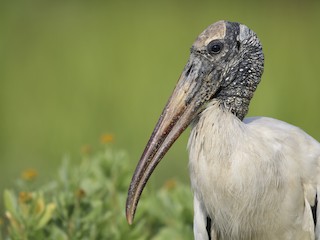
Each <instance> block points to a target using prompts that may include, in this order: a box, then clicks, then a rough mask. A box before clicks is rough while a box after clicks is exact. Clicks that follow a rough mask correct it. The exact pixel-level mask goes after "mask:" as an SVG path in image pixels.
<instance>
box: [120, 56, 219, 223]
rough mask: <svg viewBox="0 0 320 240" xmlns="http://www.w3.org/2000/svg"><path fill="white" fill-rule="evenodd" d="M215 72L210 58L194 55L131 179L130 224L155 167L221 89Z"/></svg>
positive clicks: (128, 205) (127, 209)
mask: <svg viewBox="0 0 320 240" xmlns="http://www.w3.org/2000/svg"><path fill="white" fill-rule="evenodd" d="M214 72H215V71H213V66H211V65H210V62H209V61H207V60H205V59H202V60H201V58H200V56H198V55H195V54H191V56H190V59H189V61H188V63H187V65H186V67H185V68H184V70H183V72H182V74H181V76H180V78H179V81H178V83H177V85H176V87H175V89H174V91H173V93H172V95H171V97H170V99H169V101H168V103H167V105H166V106H165V108H164V110H163V112H162V114H161V116H160V119H159V120H158V123H157V125H156V127H155V129H154V130H153V133H152V135H151V137H150V140H149V142H148V144H147V146H146V148H145V150H144V152H143V154H142V156H141V159H140V161H139V163H138V165H137V167H136V170H135V172H134V175H133V178H132V180H131V184H130V188H129V191H128V198H127V203H126V216H127V221H128V223H129V224H132V222H133V218H134V214H135V211H136V208H137V205H138V202H139V199H140V196H141V193H142V191H143V189H144V186H145V185H146V183H147V181H148V179H149V177H150V176H151V174H152V172H153V170H154V169H155V168H156V166H157V165H158V163H159V162H160V160H161V159H162V158H163V156H164V155H165V154H166V153H167V151H168V150H169V148H170V147H171V146H172V144H173V143H174V142H175V140H176V139H177V138H178V137H179V136H180V135H181V133H182V132H183V131H184V130H185V129H186V128H187V127H188V125H189V124H190V122H191V121H192V120H193V119H194V117H195V116H196V115H197V113H199V111H200V109H201V106H202V105H203V103H204V102H205V101H206V100H208V98H210V96H213V94H214V93H215V92H216V90H217V89H218V86H217V85H218V84H212V81H213V80H212V79H213V78H214ZM215 82H218V81H215ZM209 83H211V86H210V91H208V84H209ZM208 92H210V94H209V93H208Z"/></svg>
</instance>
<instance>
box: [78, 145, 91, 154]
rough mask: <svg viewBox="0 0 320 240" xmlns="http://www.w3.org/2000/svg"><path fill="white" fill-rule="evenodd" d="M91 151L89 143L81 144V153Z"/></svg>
mask: <svg viewBox="0 0 320 240" xmlns="http://www.w3.org/2000/svg"><path fill="white" fill-rule="evenodd" d="M91 152H92V147H91V146H90V145H88V144H87V145H83V146H82V147H81V153H82V154H90V153H91Z"/></svg>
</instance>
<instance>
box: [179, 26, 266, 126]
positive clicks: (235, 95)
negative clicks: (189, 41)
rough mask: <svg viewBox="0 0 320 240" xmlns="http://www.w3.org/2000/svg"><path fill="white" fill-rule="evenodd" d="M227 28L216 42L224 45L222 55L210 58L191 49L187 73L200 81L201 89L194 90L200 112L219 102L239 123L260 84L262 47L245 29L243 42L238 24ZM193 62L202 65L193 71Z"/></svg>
mask: <svg viewBox="0 0 320 240" xmlns="http://www.w3.org/2000/svg"><path fill="white" fill-rule="evenodd" d="M226 26H227V27H226V36H225V37H224V38H223V39H220V40H219V41H220V42H221V43H222V44H223V49H222V51H221V52H220V53H219V54H210V53H209V52H208V50H198V49H196V48H195V47H194V46H192V47H191V55H190V60H189V62H188V64H187V65H186V69H187V68H189V69H188V71H186V73H187V74H192V73H193V72H197V74H198V75H197V76H195V77H194V78H195V79H200V81H202V84H201V86H200V85H199V86H198V88H195V89H194V92H198V96H197V97H198V99H199V100H198V101H199V103H198V106H199V109H200V110H201V109H203V108H205V103H208V102H209V101H210V100H211V99H213V98H215V99H218V100H219V101H220V103H221V107H223V108H225V109H227V110H229V111H231V112H232V113H233V114H235V115H236V116H237V117H238V118H239V119H241V120H242V119H243V118H244V117H245V115H246V114H247V112H248V109H249V103H250V100H251V98H252V97H253V93H254V91H255V90H256V88H257V86H258V84H259V82H260V79H261V75H262V73H263V67H264V55H263V52H262V46H261V43H260V41H259V39H258V37H257V35H256V34H255V33H254V32H253V31H251V30H250V29H247V30H248V31H247V32H246V38H245V39H242V38H241V36H240V24H239V23H235V22H226ZM208 45H209V44H208ZM195 59H198V61H200V62H201V69H200V70H198V71H193V68H194V65H195V64H194V61H195ZM186 69H185V70H186ZM217 87H218V89H217ZM199 92H200V93H201V94H200V96H199ZM195 95H196V94H194V95H193V96H190V98H188V99H189V100H190V99H192V98H193V97H194V96H195ZM188 99H187V100H188ZM186 104H188V103H187V102H186Z"/></svg>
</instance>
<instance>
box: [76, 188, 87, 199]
mask: <svg viewBox="0 0 320 240" xmlns="http://www.w3.org/2000/svg"><path fill="white" fill-rule="evenodd" d="M85 196H86V192H85V191H84V190H83V189H82V188H79V189H78V190H77V191H76V197H77V198H78V199H81V198H83V197H85Z"/></svg>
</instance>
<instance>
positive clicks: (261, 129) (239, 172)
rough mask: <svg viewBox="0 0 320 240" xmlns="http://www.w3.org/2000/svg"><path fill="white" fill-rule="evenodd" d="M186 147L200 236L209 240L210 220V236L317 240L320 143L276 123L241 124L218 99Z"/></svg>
mask: <svg viewBox="0 0 320 240" xmlns="http://www.w3.org/2000/svg"><path fill="white" fill-rule="evenodd" d="M188 146H189V154H190V155H189V159H190V160H189V168H190V179H191V183H192V188H193V191H194V211H195V213H194V214H195V218H194V234H195V239H197V240H202V239H203V240H205V239H209V238H208V234H207V230H206V221H207V216H209V217H210V218H211V219H212V223H213V226H212V227H211V228H212V230H213V231H212V236H211V239H232V240H236V239H239V240H240V239H252V240H253V239H256V240H264V239H268V240H271V239H273V240H277V239H279V240H295V239H296V240H303V239H306V240H307V239H308V240H311V239H312V240H313V239H314V223H313V217H312V212H311V207H310V206H313V205H314V204H315V199H316V193H317V188H319V184H320V179H319V178H320V144H319V143H318V142H317V141H316V140H314V139H313V138H312V137H310V136H309V135H307V134H306V133H305V132H303V131H302V130H300V129H299V128H297V127H294V126H292V125H290V124H287V123H285V122H282V121H279V120H276V119H272V118H266V117H255V118H246V119H244V121H243V122H242V121H240V120H239V119H238V118H237V117H235V116H234V115H233V114H231V113H230V112H227V111H224V110H222V109H221V108H220V107H219V104H217V102H213V103H212V105H210V106H209V107H207V108H206V109H205V110H204V111H203V112H202V114H201V115H200V117H199V119H198V121H197V122H196V123H195V124H194V126H193V127H192V131H191V136H190V139H189V144H188ZM216 228H217V229H219V231H220V232H219V234H220V238H217V236H215V232H214V231H215V229H216ZM253 229H254V231H253ZM318 232H319V231H317V239H319V233H318Z"/></svg>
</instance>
